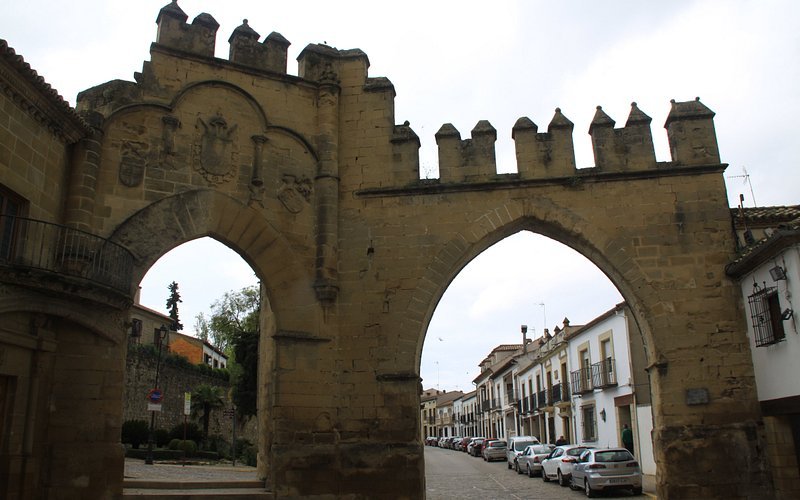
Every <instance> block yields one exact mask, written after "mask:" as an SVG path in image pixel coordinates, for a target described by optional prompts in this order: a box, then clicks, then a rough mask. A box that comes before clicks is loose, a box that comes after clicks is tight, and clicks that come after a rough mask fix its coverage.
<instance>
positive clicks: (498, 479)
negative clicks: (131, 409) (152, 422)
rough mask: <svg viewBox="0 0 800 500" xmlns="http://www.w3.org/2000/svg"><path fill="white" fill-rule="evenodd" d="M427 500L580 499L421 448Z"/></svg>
mask: <svg viewBox="0 0 800 500" xmlns="http://www.w3.org/2000/svg"><path fill="white" fill-rule="evenodd" d="M125 479H131V480H151V481H253V480H256V479H257V478H256V469H255V467H248V466H243V465H237V466H236V467H233V466H232V465H230V464H227V465H226V464H222V465H186V466H182V465H181V464H179V463H178V464H174V463H160V462H157V463H155V464H154V465H145V463H144V461H143V460H137V459H130V458H128V459H125ZM425 482H426V491H427V500H450V499H463V500H507V499H513V500H537V499H547V500H568V499H572V500H575V499H578V498H582V497H583V492H580V491H572V490H570V489H569V488H562V487H560V486H558V484H555V483H553V482H549V483H545V482H544V481H542V480H541V479H540V478H533V479H531V478H529V477H528V476H527V475H524V474H517V473H516V472H514V471H513V470H509V469H508V467H507V466H506V463H505V462H499V461H498V462H484V461H483V460H481V459H480V458H474V457H471V456H469V455H467V454H466V453H461V452H456V451H451V450H443V449H440V448H434V447H429V446H426V447H425ZM649 482H650V483H651V484H650V485H648V481H645V496H640V497H634V496H633V495H632V494H631V493H630V492H627V491H626V492H619V493H615V494H609V495H604V498H638V499H642V500H650V499H652V498H655V496H654V495H653V494H652V493H647V490H648V489H652V488H648V486H652V478H650V480H649Z"/></svg>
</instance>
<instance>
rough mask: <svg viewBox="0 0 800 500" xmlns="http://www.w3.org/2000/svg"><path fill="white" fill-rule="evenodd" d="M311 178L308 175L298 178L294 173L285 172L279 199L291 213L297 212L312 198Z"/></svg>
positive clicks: (279, 190)
mask: <svg viewBox="0 0 800 500" xmlns="http://www.w3.org/2000/svg"><path fill="white" fill-rule="evenodd" d="M311 192H312V187H311V180H310V179H308V178H307V177H301V178H299V179H298V178H297V176H295V175H292V174H284V175H283V178H282V179H281V186H280V187H279V188H278V199H279V200H280V201H281V203H283V206H284V207H285V208H286V210H288V211H289V212H290V213H293V214H296V213H300V211H301V210H303V207H305V205H306V204H307V203H308V201H309V200H310V199H311Z"/></svg>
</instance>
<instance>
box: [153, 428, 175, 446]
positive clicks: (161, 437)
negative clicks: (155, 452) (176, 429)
mask: <svg viewBox="0 0 800 500" xmlns="http://www.w3.org/2000/svg"><path fill="white" fill-rule="evenodd" d="M170 437H171V436H170V435H169V432H168V431H167V430H166V429H156V430H155V431H153V439H155V442H156V447H158V448H162V447H164V446H166V445H167V443H169V439H170Z"/></svg>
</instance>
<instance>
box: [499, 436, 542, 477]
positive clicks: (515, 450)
mask: <svg viewBox="0 0 800 500" xmlns="http://www.w3.org/2000/svg"><path fill="white" fill-rule="evenodd" d="M531 444H539V440H538V439H537V438H536V437H534V436H514V437H510V438H508V448H506V463H507V464H508V468H509V469H513V468H514V467H515V466H516V463H517V457H518V456H520V454H521V453H522V450H524V449H525V447H526V446H528V445H531Z"/></svg>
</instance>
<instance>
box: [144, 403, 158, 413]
mask: <svg viewBox="0 0 800 500" xmlns="http://www.w3.org/2000/svg"><path fill="white" fill-rule="evenodd" d="M147 411H161V404H160V403H147Z"/></svg>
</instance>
